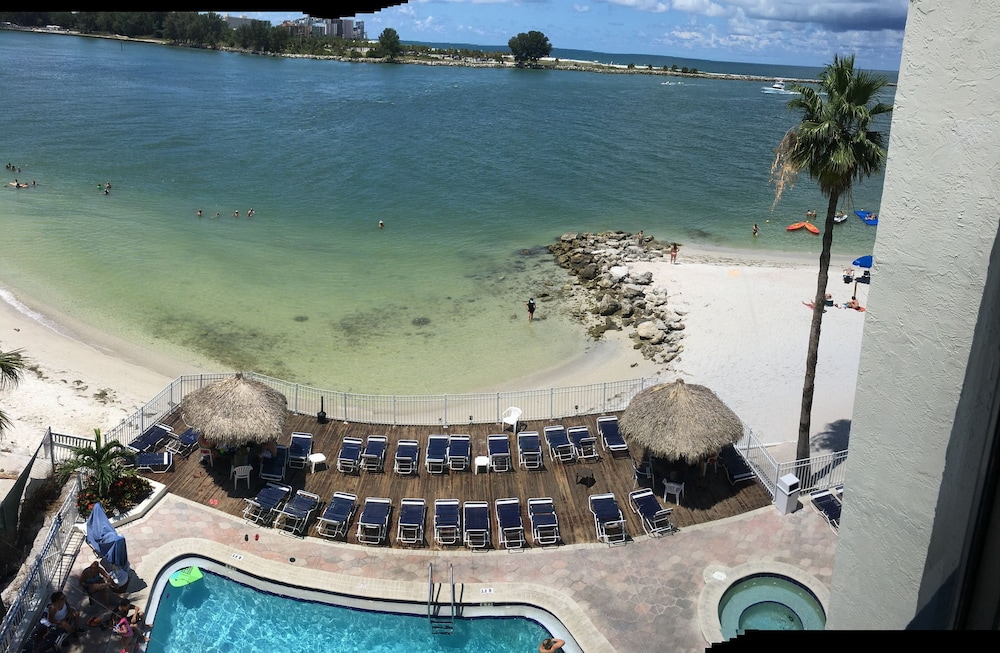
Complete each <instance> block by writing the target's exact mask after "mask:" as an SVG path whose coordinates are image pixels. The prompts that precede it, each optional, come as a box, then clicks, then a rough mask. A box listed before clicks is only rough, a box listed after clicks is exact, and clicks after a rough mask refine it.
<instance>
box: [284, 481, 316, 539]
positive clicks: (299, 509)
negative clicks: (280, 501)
mask: <svg viewBox="0 0 1000 653" xmlns="http://www.w3.org/2000/svg"><path fill="white" fill-rule="evenodd" d="M318 506H319V495H318V494H313V493H312V492H306V491H305V490H299V491H298V492H296V493H295V496H294V497H292V498H291V500H290V501H288V502H287V503H285V505H284V506H282V507H281V510H280V511H279V512H278V513H277V515H276V516H275V519H274V527H275V528H278V529H280V530H281V532H282V533H287V534H288V535H295V536H301V535H304V534H305V532H306V528H307V527H308V525H309V520H310V519H311V518H312V514H313V512H315V511H316V508H317V507H318Z"/></svg>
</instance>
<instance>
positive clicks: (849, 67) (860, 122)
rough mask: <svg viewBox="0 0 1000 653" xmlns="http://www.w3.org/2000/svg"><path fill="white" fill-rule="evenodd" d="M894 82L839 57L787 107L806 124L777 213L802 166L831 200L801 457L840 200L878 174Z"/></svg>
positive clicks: (797, 134)
mask: <svg viewBox="0 0 1000 653" xmlns="http://www.w3.org/2000/svg"><path fill="white" fill-rule="evenodd" d="M887 83H888V82H887V80H886V79H885V78H883V77H879V76H877V75H874V74H872V73H870V72H867V71H863V70H855V69H854V55H851V56H849V57H843V58H841V57H838V56H837V55H834V57H833V63H832V64H828V65H827V66H826V68H825V69H824V70H823V72H821V73H820V76H819V89H814V88H812V87H808V86H801V85H796V86H794V87H793V89H792V90H794V91H797V92H798V93H799V95H798V96H796V97H795V98H793V99H792V100H790V101H789V102H788V108H789V109H794V110H801V111H802V121H801V122H800V123H799V124H797V125H795V126H794V127H792V128H791V129H789V130H788V132H786V133H785V136H784V137H783V138H782V139H781V143H779V144H778V147H777V149H776V150H775V157H774V162H773V163H772V164H771V182H772V183H774V187H775V192H774V203H773V204H772V205H771V208H772V210H773V208H774V206H775V205H777V203H778V202H779V201H780V200H781V196H782V194H783V193H784V191H785V190H786V189H789V188H791V187H792V186H793V185H794V184H795V180H796V179H797V177H798V174H799V173H800V172H802V171H803V170H804V171H806V172H807V173H808V175H809V176H810V177H811V178H812V179H813V180H815V181H816V183H817V184H818V185H819V190H820V192H821V193H822V194H823V195H824V196H825V197H826V198H827V207H826V222H825V224H824V227H823V248H822V251H821V252H820V255H819V274H818V275H817V277H816V297H815V298H814V299H813V315H812V324H811V326H810V328H809V349H808V350H807V353H806V373H805V381H804V382H803V384H802V409H801V413H800V416H799V435H798V443H797V446H796V451H795V456H796V458H797V459H799V460H807V461H808V458H809V457H810V443H809V432H810V428H811V425H812V423H811V417H812V404H813V393H814V390H815V386H816V362H817V359H818V357H819V336H820V328H821V326H822V324H823V312H824V310H825V299H826V285H827V281H828V277H829V270H830V248H831V247H832V245H833V225H834V222H833V217H834V215H835V214H836V212H837V203H838V202H839V201H840V198H841V197H842V196H845V195H846V196H848V197H850V193H851V188H852V186H853V184H854V183H855V182H860V181H862V180H864V179H867V178H868V177H870V176H872V175H874V174H876V173H877V172H879V171H880V170H881V169H882V167H883V166H884V165H885V159H886V150H885V137H884V136H883V134H882V133H881V132H879V131H875V130H874V129H873V122H874V121H875V120H876V118H877V117H878V116H882V115H885V114H888V113H890V112H891V111H892V105H891V104H885V103H883V102H881V101H879V98H878V94H879V91H881V90H882V88H884V87H885V85H886V84H887ZM824 95H825V99H824ZM808 474H809V465H808V462H806V463H805V464H804V474H802V473H800V477H802V476H803V475H808Z"/></svg>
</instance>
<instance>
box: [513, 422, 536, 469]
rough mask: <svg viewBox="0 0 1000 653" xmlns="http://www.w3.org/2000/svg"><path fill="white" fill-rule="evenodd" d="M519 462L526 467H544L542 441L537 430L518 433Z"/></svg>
mask: <svg viewBox="0 0 1000 653" xmlns="http://www.w3.org/2000/svg"><path fill="white" fill-rule="evenodd" d="M517 464H518V465H520V466H521V467H524V468H525V469H541V468H542V443H541V440H540V439H539V437H538V432H537V431H521V432H520V433H518V434H517Z"/></svg>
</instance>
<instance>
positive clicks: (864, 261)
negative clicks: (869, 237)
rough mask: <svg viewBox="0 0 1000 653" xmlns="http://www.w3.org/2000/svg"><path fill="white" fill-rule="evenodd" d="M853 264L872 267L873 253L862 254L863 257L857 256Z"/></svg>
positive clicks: (860, 266)
mask: <svg viewBox="0 0 1000 653" xmlns="http://www.w3.org/2000/svg"><path fill="white" fill-rule="evenodd" d="M852 265H855V266H857V267H859V268H870V267H871V266H872V255H871V254H869V255H868V256H862V257H861V258H856V259H854V263H852Z"/></svg>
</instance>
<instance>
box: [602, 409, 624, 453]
mask: <svg viewBox="0 0 1000 653" xmlns="http://www.w3.org/2000/svg"><path fill="white" fill-rule="evenodd" d="M597 433H598V434H599V435H600V436H601V446H602V447H604V450H605V451H608V452H610V453H611V455H612V456H615V455H619V454H624V455H628V443H627V442H625V436H623V435H622V433H621V431H620V430H619V429H618V418H617V417H615V416H614V415H605V416H604V417H598V418H597Z"/></svg>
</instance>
